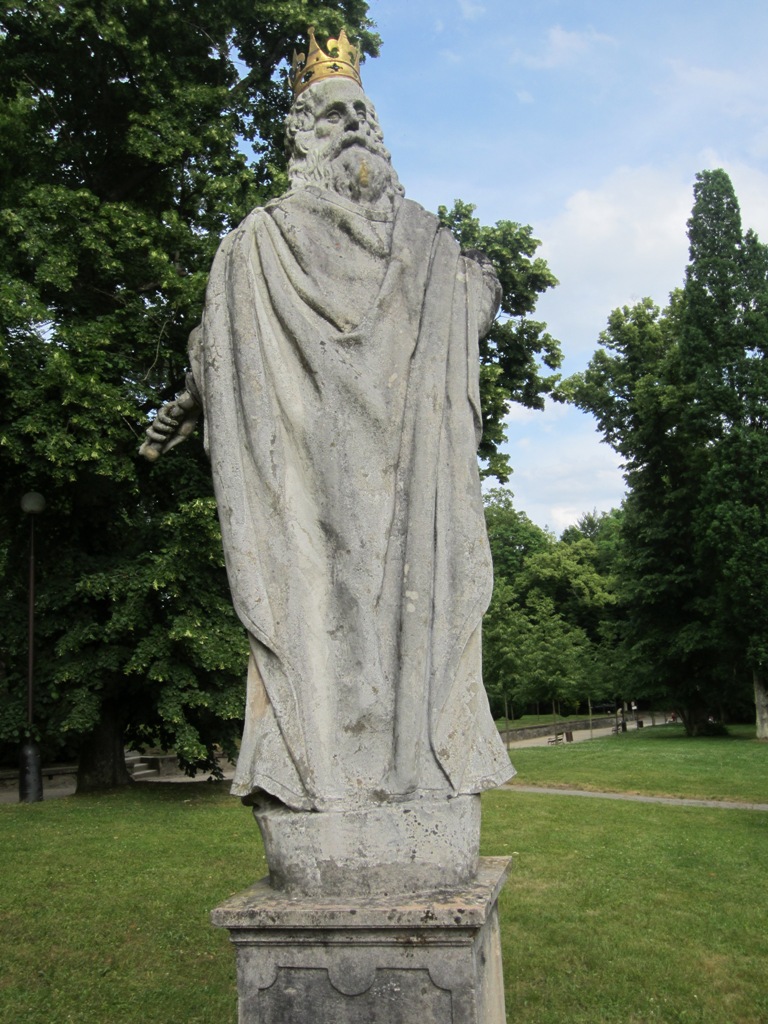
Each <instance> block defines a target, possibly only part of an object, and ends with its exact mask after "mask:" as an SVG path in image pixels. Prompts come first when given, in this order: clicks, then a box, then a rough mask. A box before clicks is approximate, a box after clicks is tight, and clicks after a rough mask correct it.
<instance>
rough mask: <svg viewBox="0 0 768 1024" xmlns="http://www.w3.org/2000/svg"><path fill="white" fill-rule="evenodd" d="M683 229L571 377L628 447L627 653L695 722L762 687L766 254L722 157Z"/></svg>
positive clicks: (579, 394)
mask: <svg viewBox="0 0 768 1024" xmlns="http://www.w3.org/2000/svg"><path fill="white" fill-rule="evenodd" d="M688 234H689V242H690V262H689V265H688V268H687V272H686V278H685V283H684V286H683V288H682V289H681V290H679V291H678V292H676V293H674V294H673V295H672V297H671V300H670V305H669V307H668V308H667V309H666V310H665V311H663V312H662V311H661V310H659V309H658V308H657V307H655V306H654V305H653V304H652V303H651V302H650V301H649V300H645V301H643V302H642V303H639V304H638V305H636V306H635V307H633V308H631V309H628V308H625V309H622V310H616V311H614V313H613V314H612V315H611V317H610V319H609V324H608V329H607V331H606V332H605V333H604V334H603V335H602V337H601V341H602V343H603V348H602V349H601V350H599V351H598V352H597V353H596V354H595V356H594V357H593V359H592V361H591V363H590V366H589V368H588V370H587V371H586V373H585V374H584V375H581V376H580V377H577V378H575V379H573V380H572V381H571V382H570V387H571V388H572V389H573V394H574V397H575V399H576V402H577V404H579V405H580V406H581V407H582V408H584V409H588V410H590V411H591V412H593V413H594V414H595V416H596V418H597V420H598V423H599V425H600V428H601V430H602V431H603V434H604V436H605V439H606V441H608V443H609V444H611V445H612V446H613V447H614V448H615V449H616V450H617V451H618V452H619V453H620V454H621V455H622V456H623V457H624V462H625V472H626V479H627V483H628V486H629V493H628V497H627V500H626V503H625V514H624V518H623V522H622V530H621V537H622V555H621V579H622V598H623V602H624V605H625V608H626V611H627V620H626V641H627V648H628V657H629V664H630V665H631V666H632V670H633V673H634V676H635V678H636V679H637V680H638V682H639V683H640V684H641V685H642V686H643V688H644V689H645V691H646V692H647V693H649V694H661V695H666V697H667V698H668V699H669V701H670V702H671V703H672V704H673V706H675V707H676V708H677V710H678V711H679V712H680V714H681V716H682V718H683V720H684V722H685V724H686V727H687V729H688V731H689V732H691V733H696V732H698V731H699V730H700V729H701V728H702V727H703V726H704V725H705V723H706V720H707V718H708V717H710V716H715V715H718V714H722V713H723V710H724V709H726V708H728V706H729V705H730V707H731V708H734V707H736V706H737V705H738V703H739V701H740V700H741V699H742V697H743V694H744V690H745V686H744V681H745V674H746V672H747V671H751V673H752V675H753V679H754V683H755V687H756V690H755V692H756V694H757V695H758V698H759V693H760V688H761V686H762V685H763V682H762V681H763V679H764V665H765V649H764V640H763V633H764V631H763V629H762V624H761V616H760V614H759V612H758V608H759V607H760V606H762V604H763V601H764V598H765V596H766V595H765V593H764V591H763V590H762V587H761V580H764V579H765V569H766V568H767V566H766V563H765V547H766V539H765V538H766V536H768V530H767V528H766V520H765V515H764V511H763V510H764V507H765V506H764V504H762V501H763V497H764V484H763V478H762V476H761V472H760V466H761V463H762V459H763V445H764V444H765V410H766V402H767V401H768V390H767V389H766V371H765V345H766V309H767V308H768V305H767V303H766V298H767V296H766V280H767V277H766V271H767V268H768V264H767V262H766V250H765V247H764V246H762V245H761V244H760V243H759V242H758V240H757V238H756V237H755V236H754V234H752V233H751V232H747V233H746V234H743V233H742V227H741V218H740V213H739V206H738V202H737V199H736V196H735V194H734V191H733V187H732V185H731V182H730V179H729V178H728V176H727V175H726V174H725V172H724V171H722V170H716V171H706V172H703V173H701V174H699V175H698V176H697V180H696V184H695V188H694V206H693V211H692V215H691V219H690V221H689V224H688ZM759 705H760V699H758V706H759Z"/></svg>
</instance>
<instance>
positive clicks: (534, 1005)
mask: <svg viewBox="0 0 768 1024" xmlns="http://www.w3.org/2000/svg"><path fill="white" fill-rule="evenodd" d="M618 739H619V740H625V739H626V737H619V738H618ZM659 742H660V743H663V744H668V745H669V746H668V748H666V750H665V753H664V755H663V756H665V757H667V758H668V763H669V764H670V765H674V764H679V765H682V766H685V770H684V771H683V772H682V777H680V778H672V777H671V776H670V777H669V778H668V779H667V783H666V784H665V785H664V786H663V791H664V792H666V793H676V794H679V795H692V796H700V795H703V791H702V790H701V789H700V788H697V787H696V786H695V785H694V784H693V783H692V782H690V781H689V775H690V771H691V764H692V760H699V761H701V762H703V763H709V760H710V757H713V758H714V759H715V761H718V760H721V759H722V757H725V755H721V754H719V753H717V754H715V753H712V754H711V755H710V753H709V751H711V752H714V751H717V750H719V749H720V747H719V746H718V745H720V744H721V743H723V741H720V740H706V741H694V743H693V745H691V741H687V740H684V739H680V738H679V737H677V738H675V737H672V738H668V739H665V740H664V741H659ZM652 743H653V740H652V738H651V737H650V736H647V737H643V740H642V742H638V743H636V744H633V743H626V744H624V746H619V744H617V743H616V742H615V741H614V740H613V739H610V740H595V741H593V742H592V743H583V744H573V745H572V746H571V745H569V746H568V747H567V748H561V747H557V748H555V747H547V748H537V749H533V750H531V749H528V750H525V751H516V752H514V754H513V759H514V760H515V761H516V762H517V763H518V766H519V767H520V768H521V775H522V776H523V781H526V775H527V774H528V772H529V770H530V771H531V772H533V769H530V768H529V767H527V766H526V765H524V764H522V761H523V760H524V759H522V758H518V756H517V755H518V754H523V753H524V754H525V755H526V759H525V760H526V763H527V757H528V755H531V754H534V755H536V757H535V759H534V762H531V763H535V765H536V769H535V771H536V772H537V773H538V774H537V779H544V780H545V781H547V782H550V783H551V782H553V781H555V776H558V773H560V775H559V784H562V785H565V784H569V785H583V784H584V782H583V780H582V779H580V778H572V779H569V778H568V777H567V775H568V773H567V771H565V768H564V766H565V765H567V764H568V762H569V761H570V763H571V764H574V765H579V766H582V767H583V763H582V762H579V761H578V759H574V760H571V759H572V758H573V755H574V754H579V755H580V756H581V757H583V756H584V755H583V754H581V753H580V752H581V751H582V750H583V751H585V752H588V751H589V750H590V749H591V750H593V751H594V752H595V753H592V754H590V756H591V757H596V756H597V754H598V753H599V750H600V748H601V747H602V748H603V749H604V750H605V751H607V753H604V754H602V755H600V756H599V757H598V759H597V762H596V763H598V762H600V763H602V765H603V769H602V770H603V771H605V772H609V771H612V772H613V775H612V777H613V778H614V780H618V779H620V778H622V777H623V774H622V773H627V772H629V771H630V768H631V762H630V761H627V760H625V758H627V756H628V752H629V751H631V750H632V749H633V748H634V749H636V750H638V751H644V750H645V749H646V748H647V746H648V745H650V744H652ZM699 744H712V746H711V747H709V748H706V747H702V749H701V753H700V754H695V753H692V752H694V751H696V750H697V749H698V745H699ZM725 745H726V747H727V741H726V744H725ZM675 748H680V749H679V751H678V753H677V754H675ZM727 749H730V750H733V751H739V753H735V754H734V755H733V758H732V759H729V758H727V757H725V762H724V769H723V771H722V772H721V773H720V774H721V778H722V780H723V784H722V791H721V792H718V791H717V787H716V785H715V777H716V776H715V777H713V778H712V779H711V780H709V781H707V782H706V784H705V785H704V790H706V795H707V796H721V797H723V798H727V799H733V798H734V797H735V792H736V790H737V789H738V792H739V793H741V797H740V798H742V799H746V800H751V801H763V800H765V776H766V774H767V773H766V771H765V769H766V767H767V765H766V754H767V753H768V751H766V748H765V746H764V745H760V744H757V743H755V742H754V741H751V742H750V741H749V740H741V741H730V747H727ZM742 749H743V750H745V751H747V752H748V753H746V754H744V755H742V754H741V753H740V752H741V750H742ZM612 752H615V753H612ZM563 755H565V757H563ZM611 758H613V759H614V761H615V764H614V767H613V768H612V769H611V767H610V761H611ZM750 758H751V774H752V789H751V790H749V787H748V786H747V784H746V780H747V777H748V776H749V774H750V770H749V768H748V763H749V762H750ZM731 760H733V762H734V764H735V765H736V767H735V768H734V767H732V766H731ZM547 762H549V765H550V767H549V768H548V767H547ZM638 763H640V762H638ZM552 766H555V767H552ZM579 771H581V767H579ZM670 771H671V769H670ZM563 773H564V774H563ZM642 775H643V771H642V764H641V763H640V767H636V768H635V769H634V776H633V782H632V786H631V788H632V789H634V790H638V791H641V792H642V791H647V790H646V789H644V787H645V785H646V782H645V781H644V780H643V778H642ZM737 776H742V781H741V782H740V783H739V784H738V787H735V779H736V777H737ZM617 785H618V782H614V785H613V786H612V787H611V788H616V786H617ZM652 786H653V787H655V786H656V782H655V781H654V782H653V783H652ZM687 786H692V787H693V791H690V792H687V791H685V790H686V787H687ZM482 852H483V853H484V854H488V855H511V856H513V859H514V862H515V869H514V871H513V873H512V876H511V878H510V881H509V883H508V885H507V887H506V889H505V891H504V893H503V894H502V898H501V904H500V906H501V922H502V941H503V946H504V968H505V980H506V989H507V1015H508V1020H509V1021H510V1024H511V1022H515V1024H609V1022H610V1024H635V1022H664V1024H667V1022H670V1024H671V1022H681V1021H685V1022H689V1021H693V1022H702V1024H767V1022H768V984H766V977H768V973H767V972H768V968H767V965H768V927H767V926H766V919H767V918H768V896H767V895H766V893H767V892H768V883H766V879H767V878H768V814H766V813H761V812H758V811H747V810H735V811H734V810H720V809H717V810H714V809H710V808H688V807H671V806H666V805H653V804H651V805H648V804H634V803H623V802H618V801H603V800H587V799H583V798H579V797H570V796H565V795H563V796H560V795H539V794H532V793H527V792H521V791H519V790H518V791H516V790H515V789H514V788H509V789H504V790H499V791H496V792H494V793H490V794H487V795H486V796H485V798H484V818H483V849H482ZM0 863H1V864H2V868H3V873H2V878H3V882H2V885H1V886H0V1022H2V1024H70V1022H72V1024H143V1022H145V1021H151V1022H153V1024H154V1022H158V1024H235V1021H236V1019H237V1012H236V994H235V970H234V952H233V950H232V948H231V946H230V945H229V942H228V939H227V936H226V934H224V933H222V932H221V931H219V930H217V929H214V928H212V927H211V926H210V924H209V923H208V914H209V911H210V910H211V908H212V907H214V906H215V905H216V904H217V903H219V902H221V900H223V899H224V898H226V897H227V896H228V895H230V894H231V893H233V892H236V891H239V890H240V889H242V888H244V887H245V886H247V885H248V884H250V883H251V882H252V881H254V880H255V879H257V878H259V877H262V876H263V875H264V874H265V872H266V865H265V862H264V857H263V851H262V847H261V842H260V839H259V836H258V830H257V828H256V825H255V823H254V822H253V819H252V817H251V815H250V813H249V812H248V811H247V810H246V809H245V808H243V807H242V806H241V805H240V804H239V801H237V800H236V799H234V798H232V797H230V796H229V795H228V793H227V787H226V785H221V784H215V783H192V784H176V785H159V784H155V785H153V784H150V783H147V784H140V785H138V786H134V787H133V788H131V789H130V790H127V791H120V792H113V793H109V794H104V795H101V796H88V797H67V798H62V799H57V800H50V801H46V802H44V803H41V804H34V805H29V806H19V805H13V804H11V805H5V806H0ZM310 1019H311V1018H310V1017H308V1018H307V1020H308V1021H309V1020H310ZM312 1024H315V1022H312ZM319 1024H330V1022H319Z"/></svg>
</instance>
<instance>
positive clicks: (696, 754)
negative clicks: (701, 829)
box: [510, 725, 768, 803]
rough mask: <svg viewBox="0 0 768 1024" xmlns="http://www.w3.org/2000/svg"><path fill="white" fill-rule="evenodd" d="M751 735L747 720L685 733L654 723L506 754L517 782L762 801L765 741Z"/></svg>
mask: <svg viewBox="0 0 768 1024" xmlns="http://www.w3.org/2000/svg"><path fill="white" fill-rule="evenodd" d="M754 736H755V730H754V726H732V727H731V735H730V736H723V737H703V738H701V739H689V738H687V737H685V735H684V734H683V729H682V726H675V725H661V726H657V727H656V728H655V729H637V730H632V729H630V731H629V732H626V733H622V734H620V735H618V736H608V737H604V738H602V739H598V740H591V741H589V742H582V743H563V744H561V745H559V746H557V747H518V748H513V749H512V751H511V752H510V756H511V758H512V763H513V764H514V766H515V768H516V769H517V773H518V774H517V776H516V778H515V780H514V782H517V783H519V784H520V783H522V784H524V785H532V786H560V787H569V788H574V789H588V790H595V791H601V790H604V791H606V792H617V793H645V794H652V795H655V796H688V797H696V798H697V799H703V800H717V799H720V800H738V801H743V802H747V803H748V802H754V803H768V744H766V743H759V742H758V741H757V740H755V738H754Z"/></svg>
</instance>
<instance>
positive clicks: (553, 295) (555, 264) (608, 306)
mask: <svg viewBox="0 0 768 1024" xmlns="http://www.w3.org/2000/svg"><path fill="white" fill-rule="evenodd" d="M691 185H692V180H688V178H687V176H686V175H685V174H681V173H678V172H676V171H674V170H669V171H664V170H661V169H659V168H653V167H635V168H629V167H624V168H619V169H618V170H616V171H614V172H613V173H612V174H610V175H608V176H606V177H605V178H604V179H603V180H602V181H601V182H600V183H599V184H598V185H596V186H595V187H594V188H590V189H579V190H578V191H576V192H574V193H572V194H571V195H570V196H569V197H568V199H567V201H566V203H565V205H564V207H563V208H562V209H561V210H560V212H559V213H557V214H555V216H554V217H552V218H550V219H549V220H548V221H544V222H543V223H540V224H538V225H537V235H538V236H539V237H540V238H541V239H542V240H543V245H542V249H541V253H542V255H543V256H544V257H545V258H546V259H547V261H548V262H549V265H550V267H551V269H552V271H553V273H554V274H555V275H556V276H557V278H558V279H559V281H560V285H559V287H557V288H555V289H554V290H552V291H550V292H549V293H547V294H546V295H545V296H543V297H542V299H541V300H540V302H539V304H538V306H537V314H539V315H541V316H542V318H543V319H545V320H546V321H547V323H548V324H549V327H550V330H551V332H552V333H553V334H554V335H555V337H557V338H559V339H560V341H561V342H562V345H563V350H564V353H565V356H566V359H567V360H568V361H569V362H570V363H571V367H570V368H575V367H574V366H573V364H574V362H575V363H576V364H578V365H579V366H583V365H584V363H585V362H586V359H587V358H588V357H589V355H591V353H592V352H593V351H594V349H595V347H596V345H597V338H598V335H599V333H600V331H601V330H603V328H604V327H605V324H606V321H607V318H608V315H609V313H610V312H611V310H612V309H614V308H615V307H616V306H622V305H631V304H632V303H634V302H637V301H639V300H640V299H642V298H644V297H645V296H650V297H651V298H653V299H654V301H656V302H657V303H658V304H659V305H662V306H663V305H664V304H665V303H666V301H667V298H668V296H669V292H670V291H671V290H672V289H673V288H675V287H677V285H679V284H681V283H682V280H683V274H684V271H685V264H686V260H687V241H686V235H685V230H686V221H687V219H688V216H689V213H690V208H691Z"/></svg>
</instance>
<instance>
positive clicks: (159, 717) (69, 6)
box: [0, 0, 559, 789]
mask: <svg viewBox="0 0 768 1024" xmlns="http://www.w3.org/2000/svg"><path fill="white" fill-rule="evenodd" d="M367 13H368V5H367V3H365V2H363V0H313V2H311V0H268V2H265V3H259V4H253V3H252V2H249V3H246V2H245V0H217V3H215V4H213V3H212V4H202V5H201V4H199V3H197V2H196V0H121V2H119V3H118V2H117V0H102V2H100V3H99V4H95V5H94V4H90V3H86V2H83V0H61V2H55V3H54V2H52V0H39V2H37V3H35V4H33V5H27V4H20V3H6V4H5V5H3V8H2V12H1V13H0V54H2V60H3V70H4V75H3V79H2V81H1V82H0V182H1V183H2V191H1V195H2V201H1V202H0V272H1V275H0V342H1V344H2V348H0V375H1V376H0V390H1V395H0V397H2V411H1V412H0V460H1V462H2V474H0V476H1V477H2V479H1V481H0V519H1V520H2V527H3V531H2V536H3V538H4V540H3V546H2V549H1V550H0V559H1V562H2V590H1V591H0V614H2V617H3V621H4V626H5V629H4V632H3V636H2V639H1V640H0V644H1V645H2V653H1V655H0V744H4V750H5V751H6V752H10V750H12V749H13V748H14V746H15V743H16V741H17V739H18V738H19V737H20V736H22V735H23V734H24V733H25V731H26V719H25V713H24V668H25V664H26V639H25V616H26V608H25V600H26V584H25V567H24V562H25V557H26V547H25V544H26V524H25V523H24V522H23V521H22V515H21V513H20V511H19V498H20V496H21V494H23V493H24V492H25V491H27V490H29V489H32V488H34V489H36V490H39V491H41V492H42V493H43V494H44V495H45V497H46V500H47V508H46V511H45V512H43V513H42V515H41V516H40V517H39V520H38V524H37V526H38V529H37V538H38V624H39V636H38V663H37V686H38V694H37V704H36V719H35V730H36V731H37V732H38V733H39V735H40V737H41V738H42V740H43V742H44V745H45V747H44V749H45V751H46V753H48V754H49V755H52V754H54V753H60V752H62V751H63V750H67V752H68V753H69V754H72V755H75V754H77V755H79V759H80V778H79V785H80V788H82V789H86V788H89V787H94V786H101V785H105V784H114V783H117V782H121V781H125V778H126V776H125V772H124V765H123V759H122V747H123V743H124V741H129V742H133V743H142V742H152V741H158V742H160V743H163V744H165V745H173V746H175V748H176V750H177V751H178V753H179V754H180V756H181V759H182V761H183V762H185V763H186V764H187V765H188V766H189V767H190V768H191V769H193V768H195V767H196V766H197V767H205V768H212V769H214V770H215V767H216V761H215V756H216V755H215V745H216V744H220V745H223V746H224V747H225V749H227V750H228V751H231V750H232V749H233V744H234V742H235V738H236V736H237V735H239V731H240V721H239V720H240V717H241V715H242V712H243V685H242V674H243V663H244V657H245V645H244V639H243V635H242V631H241V629H240V627H239V625H238V623H237V621H236V619H235V616H234V613H233V612H232V610H231V607H230V603H229V598H228V590H227V584H226V579H225V573H224V567H223V563H222V555H221V547H220V543H219V534H218V524H217V520H216V510H215V505H214V502H213V499H212V494H211V485H210V479H209V471H208V467H207V465H206V462H205V458H204V455H203V452H202V446H201V444H200V441H199V439H197V440H193V441H192V442H191V443H190V444H188V445H185V446H182V447H181V448H179V449H177V450H176V451H174V456H173V458H172V459H169V460H163V461H161V463H159V464H156V465H154V466H152V467H150V466H148V465H147V464H144V463H143V462H142V461H141V460H137V458H136V448H137V447H138V444H139V442H140V440H141V439H142V436H143V431H144V427H145V426H146V421H147V416H148V415H149V414H150V412H151V410H153V409H154V408H156V407H157V406H158V405H160V404H162V403H163V402H164V401H166V400H168V399H170V398H171V397H172V396H173V394H174V393H175V391H176V389H177V388H178V387H179V385H180V383H181V381H182V380H183V376H184V369H185V363H186V341H187V336H188V334H189V331H190V329H191V328H192V327H193V326H194V325H195V324H196V323H197V320H198V317H199V315H200V309H201V305H202V299H203V292H204V287H205V282H206V278H207V274H208V269H209V267H210V262H211V258H212V256H213V253H214V251H215V248H216V246H217V244H218V241H219V239H220V237H221V234H222V233H223V232H224V231H225V230H227V229H228V228H230V227H232V226H233V225H235V224H236V223H237V222H238V221H239V220H240V219H241V218H242V217H243V216H244V215H245V213H246V212H247V211H248V210H249V209H250V208H252V207H253V206H254V205H257V204H259V203H262V202H264V201H265V200H266V199H268V198H270V197H271V196H273V195H276V194H279V193H280V192H281V191H282V190H283V189H284V188H285V186H286V176H285V172H284V164H283V157H282V152H281V149H282V122H283V118H284V115H285V113H286V111H287V107H288V102H289V96H288V90H287V87H286V81H285V65H284V64H281V60H282V59H283V58H284V57H285V56H286V55H287V54H289V53H290V52H291V49H292V47H293V45H294V43H295V41H296V40H297V39H301V38H302V37H303V34H304V31H305V28H306V26H307V25H310V24H314V25H315V26H316V28H317V31H318V35H319V36H320V37H321V38H322V37H323V35H324V34H325V35H332V34H335V33H336V32H337V30H338V28H339V27H340V26H341V24H345V25H346V26H347V28H348V29H349V30H350V32H351V33H353V34H356V35H357V36H358V37H359V38H360V39H361V40H362V46H363V50H364V51H365V52H367V53H369V54H373V53H375V51H376V47H377V44H378V40H377V37H376V36H375V35H374V34H372V31H371V30H372V27H373V26H372V24H371V23H370V22H369V21H368V20H367ZM276 69H277V70H276ZM471 213H472V209H471V207H468V206H465V205H463V204H457V207H456V208H455V210H454V213H453V215H452V218H451V217H449V218H448V219H449V220H451V221H452V226H453V227H454V228H455V230H456V232H457V234H458V235H459V236H460V237H461V240H462V244H463V245H464V246H465V247H480V248H485V249H487V250H489V255H490V256H491V258H492V259H494V262H495V263H496V265H497V268H498V269H499V272H500V274H501V276H502V281H503V283H504V289H505V299H504V309H505V317H506V323H505V324H500V325H498V326H497V327H496V328H495V330H494V334H493V335H492V340H491V341H490V342H488V343H487V345H486V348H485V349H484V352H483V370H482V372H483V394H484V400H485V420H486V424H485V425H486V441H485V447H484V449H483V454H484V456H485V457H486V459H487V460H488V462H489V466H488V469H489V472H491V473H497V474H498V475H500V476H502V477H503V476H504V475H505V473H506V472H507V467H506V463H505V462H504V460H503V458H501V456H500V455H499V453H498V443H499V440H500V438H501V436H502V420H503V417H504V415H505V414H506V409H507V403H508V401H509V400H510V399H513V398H514V399H520V400H522V401H524V402H525V403H526V404H529V405H536V404H540V401H541V397H540V396H541V394H542V393H544V392H546V391H547V390H548V389H550V388H551V383H552V382H551V381H550V380H549V378H546V377H541V376H540V375H539V371H538V369H537V355H538V354H543V357H544V361H545V363H547V362H548V363H549V365H550V366H551V367H554V366H555V365H556V364H557V361H558V358H559V357H558V352H557V345H556V343H555V342H553V341H552V340H551V339H549V338H548V336H547V335H546V334H545V332H544V329H543V325H540V324H537V323H535V322H531V321H530V319H529V316H530V313H531V312H532V310H533V304H534V302H535V297H536V295H537V294H538V293H539V292H541V291H542V290H543V289H544V288H545V287H549V286H551V285H552V284H553V283H554V279H553V278H552V277H551V275H550V274H549V272H548V270H547V268H546V265H545V264H543V262H542V261H541V260H537V259H535V258H534V253H535V249H536V245H537V243H536V242H535V240H533V239H532V238H531V236H530V230H529V229H523V228H519V226H517V225H511V224H506V223H502V224H499V225H497V226H496V228H494V229H483V228H480V226H479V225H478V224H477V222H476V221H475V220H474V219H473V218H472V216H471ZM494 339H495V340H494Z"/></svg>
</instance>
